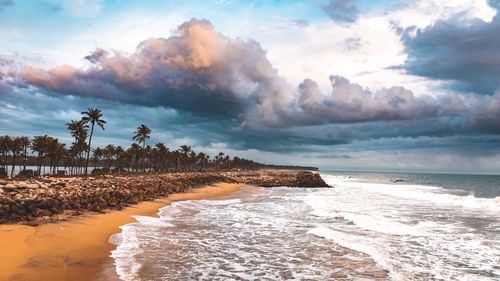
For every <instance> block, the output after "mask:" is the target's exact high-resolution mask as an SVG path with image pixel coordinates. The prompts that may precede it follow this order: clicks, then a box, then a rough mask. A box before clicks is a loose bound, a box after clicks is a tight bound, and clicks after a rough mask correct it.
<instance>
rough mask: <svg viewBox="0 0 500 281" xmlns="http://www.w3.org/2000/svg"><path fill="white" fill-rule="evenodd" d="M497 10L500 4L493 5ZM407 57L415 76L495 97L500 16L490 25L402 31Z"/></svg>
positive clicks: (442, 24) (444, 24)
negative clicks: (446, 82)
mask: <svg viewBox="0 0 500 281" xmlns="http://www.w3.org/2000/svg"><path fill="white" fill-rule="evenodd" d="M489 3H490V5H491V6H492V7H494V8H496V9H497V10H498V9H499V8H500V4H499V1H496V0H495V1H490V2H489ZM400 32H401V34H402V39H403V43H404V44H405V47H406V51H407V54H408V60H407V62H406V64H405V65H404V67H405V69H406V70H407V71H408V72H409V73H411V74H415V75H419V76H424V77H428V78H432V79H441V80H445V81H450V82H451V83H452V84H451V85H452V87H451V88H452V89H457V90H461V91H464V92H476V93H482V94H489V95H491V94H493V93H495V92H496V91H497V90H498V88H499V86H500V56H499V50H500V15H499V14H498V13H497V15H496V16H495V17H493V19H492V20H491V21H490V22H488V21H484V20H481V19H477V18H475V19H471V20H464V19H463V18H461V15H460V14H458V15H455V16H454V17H452V18H450V19H448V20H439V21H437V22H436V23H434V24H432V25H430V26H428V27H425V28H423V29H417V28H415V27H410V28H407V29H404V30H400Z"/></svg>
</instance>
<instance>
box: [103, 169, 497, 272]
mask: <svg viewBox="0 0 500 281" xmlns="http://www.w3.org/2000/svg"><path fill="white" fill-rule="evenodd" d="M321 176H322V177H323V178H324V179H325V181H327V182H328V183H329V184H331V185H333V186H335V188H333V189H325V188H322V189H302V188H286V187H280V188H246V189H244V190H242V191H240V192H236V193H234V194H233V195H232V196H231V198H228V199H224V200H198V201H181V202H176V203H173V204H172V205H169V206H166V207H164V208H162V209H161V210H160V211H159V214H158V217H136V219H137V222H136V223H131V224H127V225H125V226H123V227H122V232H121V233H119V234H116V235H114V236H112V237H111V238H110V240H111V241H112V242H114V243H116V244H117V248H116V250H114V251H113V252H112V257H113V258H114V260H115V266H116V271H117V273H118V274H119V276H120V278H121V279H123V280H373V279H381V280H385V279H387V280H500V177H499V176H464V175H459V176H455V175H430V174H384V173H328V172H322V173H321Z"/></svg>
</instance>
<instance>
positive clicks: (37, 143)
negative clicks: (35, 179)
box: [31, 135, 49, 176]
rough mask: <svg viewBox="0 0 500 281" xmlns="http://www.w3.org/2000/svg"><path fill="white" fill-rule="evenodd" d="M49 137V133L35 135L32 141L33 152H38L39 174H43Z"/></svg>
mask: <svg viewBox="0 0 500 281" xmlns="http://www.w3.org/2000/svg"><path fill="white" fill-rule="evenodd" d="M48 138H49V136H47V135H44V136H35V137H34V138H33V141H32V142H31V150H32V151H33V153H35V152H36V153H37V154H38V155H37V156H38V166H37V173H38V175H39V176H40V175H41V174H42V164H43V157H44V154H45V153H46V151H47V144H48Z"/></svg>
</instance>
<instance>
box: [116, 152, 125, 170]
mask: <svg viewBox="0 0 500 281" xmlns="http://www.w3.org/2000/svg"><path fill="white" fill-rule="evenodd" d="M124 153H125V149H123V147H122V146H121V145H119V146H117V147H115V171H116V170H117V171H118V173H121V170H122V168H123V167H122V162H123V161H122V158H123V156H124Z"/></svg>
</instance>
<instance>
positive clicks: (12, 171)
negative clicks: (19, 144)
mask: <svg viewBox="0 0 500 281" xmlns="http://www.w3.org/2000/svg"><path fill="white" fill-rule="evenodd" d="M16 156H17V153H16V152H15V151H14V152H12V170H11V171H10V177H11V178H13V177H14V171H15V170H16Z"/></svg>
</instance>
